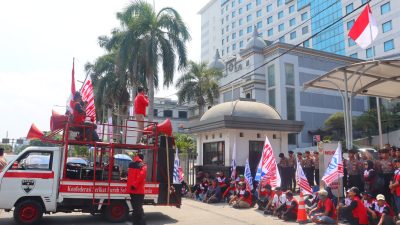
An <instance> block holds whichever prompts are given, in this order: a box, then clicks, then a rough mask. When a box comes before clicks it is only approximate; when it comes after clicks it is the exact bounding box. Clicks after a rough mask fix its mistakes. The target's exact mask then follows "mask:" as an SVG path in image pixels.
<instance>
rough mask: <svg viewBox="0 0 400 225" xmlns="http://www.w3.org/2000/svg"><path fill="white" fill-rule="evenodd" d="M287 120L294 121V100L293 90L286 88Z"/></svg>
mask: <svg viewBox="0 0 400 225" xmlns="http://www.w3.org/2000/svg"><path fill="white" fill-rule="evenodd" d="M286 107H287V119H288V120H296V100H295V92H294V88H289V87H287V88H286Z"/></svg>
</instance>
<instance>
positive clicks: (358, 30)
mask: <svg viewBox="0 0 400 225" xmlns="http://www.w3.org/2000/svg"><path fill="white" fill-rule="evenodd" d="M376 36H378V25H377V24H376V20H375V18H374V17H373V16H372V11H371V8H370V7H369V4H367V6H366V7H365V9H364V10H363V11H362V12H361V15H360V16H359V17H358V18H357V20H356V22H355V23H354V25H353V27H352V28H351V29H350V32H349V37H350V38H351V39H353V40H354V41H355V42H356V43H357V44H358V46H360V47H361V48H363V49H366V48H368V46H370V45H371V44H372V42H373V41H374V40H375V38H376Z"/></svg>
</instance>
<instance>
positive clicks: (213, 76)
mask: <svg viewBox="0 0 400 225" xmlns="http://www.w3.org/2000/svg"><path fill="white" fill-rule="evenodd" d="M221 76H222V71H221V70H216V69H209V68H207V65H206V64H205V63H200V64H198V63H195V62H193V61H190V62H189V66H188V69H187V71H186V72H185V74H183V75H182V76H181V77H180V78H179V79H178V81H177V84H176V88H177V89H179V91H178V101H179V103H180V104H182V103H183V102H196V103H197V105H198V106H199V114H200V116H202V115H203V112H204V106H205V105H206V103H209V104H211V105H213V104H214V101H215V99H217V98H218V97H219V88H218V79H219V78H220V77H221Z"/></svg>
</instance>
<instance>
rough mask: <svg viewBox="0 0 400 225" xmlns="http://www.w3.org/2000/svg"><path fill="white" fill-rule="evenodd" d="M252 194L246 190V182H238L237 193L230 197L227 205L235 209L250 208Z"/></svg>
mask: <svg viewBox="0 0 400 225" xmlns="http://www.w3.org/2000/svg"><path fill="white" fill-rule="evenodd" d="M251 200H252V196H251V193H250V192H249V191H248V190H246V183H244V182H239V184H238V193H237V195H236V196H235V197H234V198H232V199H231V201H230V202H229V205H231V206H232V207H233V208H236V209H246V208H250V205H251Z"/></svg>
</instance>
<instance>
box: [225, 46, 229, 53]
mask: <svg viewBox="0 0 400 225" xmlns="http://www.w3.org/2000/svg"><path fill="white" fill-rule="evenodd" d="M228 53H229V46H228V47H226V54H228Z"/></svg>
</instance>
